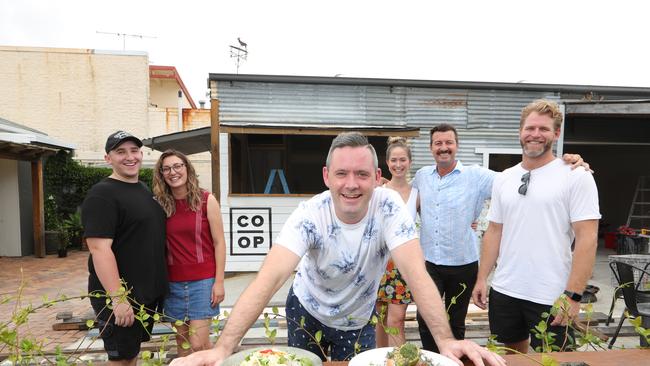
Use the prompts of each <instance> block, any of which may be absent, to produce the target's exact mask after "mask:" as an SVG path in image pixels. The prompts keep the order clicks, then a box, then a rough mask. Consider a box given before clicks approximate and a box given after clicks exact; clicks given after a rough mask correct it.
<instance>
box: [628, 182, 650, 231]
mask: <svg viewBox="0 0 650 366" xmlns="http://www.w3.org/2000/svg"><path fill="white" fill-rule="evenodd" d="M627 226H629V227H632V228H635V229H638V230H639V229H648V228H650V176H640V177H639V180H638V181H637V184H636V190H635V191H634V198H633V199H632V205H631V206H630V213H629V215H628V216H627Z"/></svg>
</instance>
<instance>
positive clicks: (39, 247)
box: [31, 158, 45, 258]
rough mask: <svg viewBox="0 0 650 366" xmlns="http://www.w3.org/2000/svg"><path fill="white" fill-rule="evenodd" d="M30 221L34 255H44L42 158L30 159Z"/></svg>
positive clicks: (41, 256)
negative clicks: (32, 229)
mask: <svg viewBox="0 0 650 366" xmlns="http://www.w3.org/2000/svg"><path fill="white" fill-rule="evenodd" d="M31 165H32V221H33V226H34V255H35V256H37V257H39V258H43V257H45V213H44V207H45V206H44V203H45V201H44V199H43V159H42V158H38V160H33V161H32V164H31Z"/></svg>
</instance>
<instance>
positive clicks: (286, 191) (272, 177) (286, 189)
mask: <svg viewBox="0 0 650 366" xmlns="http://www.w3.org/2000/svg"><path fill="white" fill-rule="evenodd" d="M276 173H277V174H278V177H279V178H280V183H281V184H282V190H283V191H284V194H289V185H288V184H287V178H285V177H284V169H271V173H270V174H269V180H267V181H266V188H264V194H269V193H271V187H272V186H273V181H274V180H275V174H276Z"/></svg>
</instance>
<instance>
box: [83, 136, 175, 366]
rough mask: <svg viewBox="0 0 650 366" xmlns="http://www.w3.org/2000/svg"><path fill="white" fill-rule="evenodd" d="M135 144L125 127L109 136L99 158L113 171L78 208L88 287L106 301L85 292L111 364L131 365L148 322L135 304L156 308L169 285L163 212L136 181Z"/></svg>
mask: <svg viewBox="0 0 650 366" xmlns="http://www.w3.org/2000/svg"><path fill="white" fill-rule="evenodd" d="M140 147H142V141H140V139H138V138H137V137H135V136H133V135H131V134H129V133H128V132H124V131H117V132H115V133H112V134H111V135H110V136H109V137H108V139H107V140H106V155H105V156H104V160H106V162H107V163H108V164H110V165H111V167H112V168H113V173H112V174H111V175H110V176H109V177H108V178H105V179H103V180H102V181H100V182H99V183H97V184H95V185H94V186H93V187H92V188H91V189H90V191H88V195H87V196H86V199H85V200H84V203H83V206H82V210H81V215H82V221H83V227H84V237H85V238H86V242H87V243H88V248H89V249H90V257H89V259H88V272H89V276H88V292H89V293H100V294H106V296H107V298H109V299H110V300H111V301H110V302H108V304H107V301H106V298H105V297H103V296H101V297H93V296H91V297H90V303H91V305H92V306H93V309H94V310H95V313H96V314H97V319H98V323H99V329H100V332H101V333H100V335H101V337H102V339H103V341H104V348H105V349H106V352H107V353H108V359H109V364H111V365H135V364H136V357H137V355H138V353H139V352H140V343H141V342H145V341H148V340H149V335H150V333H151V328H152V327H153V321H152V319H149V320H147V321H146V322H145V323H146V324H143V323H142V322H140V321H138V320H136V319H135V314H136V313H137V312H138V311H139V308H140V307H139V305H140V304H142V305H145V307H146V308H147V309H151V311H155V310H161V307H162V299H163V297H164V296H165V295H166V292H167V288H168V283H167V266H166V263H165V213H164V211H163V210H162V208H161V206H160V205H159V204H158V203H157V202H156V201H155V200H154V198H153V194H152V193H151V191H150V190H149V189H148V188H147V187H146V185H145V184H143V183H142V182H140V181H139V180H138V175H139V172H140V165H141V164H142V151H141V150H140ZM125 291H126V292H128V294H127V295H125ZM136 305H138V306H136ZM134 307H135V308H134Z"/></svg>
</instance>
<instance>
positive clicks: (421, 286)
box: [172, 132, 505, 366]
mask: <svg viewBox="0 0 650 366" xmlns="http://www.w3.org/2000/svg"><path fill="white" fill-rule="evenodd" d="M380 179H381V170H380V169H379V168H378V162H377V154H376V153H375V150H374V148H373V147H372V145H370V144H369V143H368V140H367V139H366V138H365V137H364V136H363V135H361V134H359V133H354V132H353V133H342V134H340V135H339V136H337V137H336V138H335V139H334V141H333V142H332V146H331V147H330V151H329V154H328V156H327V162H326V166H325V167H323V180H324V182H325V184H326V185H327V187H328V188H329V190H328V191H326V192H324V193H321V194H319V195H316V196H314V197H313V198H311V199H310V200H308V201H307V202H304V203H302V204H301V205H300V206H299V207H298V208H297V209H296V210H295V211H294V212H293V214H292V215H291V216H290V217H289V219H288V220H287V222H286V223H285V225H284V227H283V229H282V231H281V232H280V235H279V236H278V238H277V240H276V242H275V244H276V245H274V246H273V248H272V249H271V251H270V252H269V254H268V256H267V258H266V260H265V262H264V264H263V265H262V267H261V268H260V271H259V274H258V276H257V277H256V278H255V280H254V281H253V282H252V283H251V285H250V286H249V287H248V288H247V289H246V290H245V291H244V293H243V294H242V295H241V298H240V299H239V300H238V301H237V303H236V304H235V307H234V308H233V310H232V313H231V315H230V317H229V319H228V323H227V325H226V327H225V329H224V330H223V333H222V334H221V336H220V337H219V340H218V341H217V345H216V347H215V348H214V349H212V350H208V351H202V352H197V353H194V354H192V355H190V356H188V357H184V358H181V359H177V360H174V362H173V363H172V365H220V364H221V362H222V361H223V360H224V359H225V358H226V357H227V356H228V355H230V354H231V353H232V352H233V351H234V350H235V349H236V347H237V345H238V344H239V341H240V340H241V338H242V337H243V336H244V334H245V333H246V331H247V330H248V328H249V327H250V326H251V324H253V322H254V321H255V320H256V319H257V317H258V316H259V314H260V313H261V311H262V310H263V309H264V307H265V306H266V305H267V303H268V301H269V300H270V298H271V297H272V295H273V294H274V293H275V292H276V291H277V290H278V289H279V288H280V287H281V286H282V285H283V284H284V282H285V281H286V280H287V279H288V278H289V276H290V275H291V273H292V272H293V270H294V269H295V268H296V266H298V272H297V274H296V277H295V279H294V282H293V286H292V290H291V291H290V292H289V295H288V297H287V307H286V313H287V317H288V318H290V319H293V320H295V321H296V322H299V323H300V322H301V318H302V317H304V318H305V321H304V327H305V329H306V330H307V331H308V332H309V334H311V335H312V336H313V335H315V334H316V332H318V331H320V332H321V333H320V334H321V335H322V337H321V340H320V345H321V346H322V347H323V349H325V350H326V352H329V355H330V357H331V359H332V360H344V359H349V358H350V357H352V356H354V354H355V352H358V351H363V350H366V349H370V348H373V347H374V345H375V336H374V327H373V326H372V325H369V324H368V321H369V320H370V317H371V316H372V314H373V308H374V304H375V300H376V294H377V286H378V284H379V280H380V278H381V275H382V273H383V271H384V268H385V267H386V262H387V260H388V256H389V254H390V256H391V257H392V258H393V260H394V261H395V263H396V264H397V266H398V268H399V270H400V272H401V273H402V275H403V276H404V278H405V279H406V281H407V282H408V283H409V287H410V288H411V291H412V293H413V295H414V297H415V300H416V302H421V303H426V304H431V306H427V307H423V308H424V310H423V311H422V316H423V318H424V319H425V320H426V322H427V324H428V325H429V328H430V329H431V333H432V334H433V335H434V338H435V340H436V343H437V344H438V345H439V347H440V351H441V353H442V354H443V355H445V356H447V357H450V358H452V359H454V360H456V361H457V362H458V364H459V365H462V363H461V362H460V358H461V357H463V356H467V357H469V358H470V359H471V360H472V361H473V362H474V364H475V365H477V366H482V365H484V363H483V360H486V361H487V363H488V364H489V365H498V366H504V365H505V362H504V361H503V359H502V358H501V357H500V356H498V355H496V354H494V353H492V352H490V351H488V350H487V349H485V348H482V347H480V346H478V345H477V344H476V343H474V342H470V341H457V340H455V339H454V337H453V335H452V333H451V330H450V329H449V324H448V321H447V315H446V313H445V310H444V308H443V304H442V301H441V299H440V295H439V293H438V291H437V290H436V287H435V285H434V283H433V281H432V280H431V278H430V277H429V276H428V275H427V273H426V270H425V268H424V259H423V256H422V251H421V249H420V245H419V241H418V238H417V232H416V230H415V224H414V222H413V219H412V218H411V216H410V215H409V214H408V213H407V211H406V207H405V205H404V203H403V201H402V199H401V198H400V197H399V195H398V194H397V193H396V192H394V191H391V190H388V189H383V188H377V186H378V184H379V182H380ZM288 324H289V329H288V333H289V334H288V336H289V345H292V346H297V347H301V348H305V349H308V350H311V351H313V352H315V353H317V354H320V353H321V352H320V349H319V348H318V347H316V346H315V345H314V344H313V340H312V339H310V336H309V334H307V333H305V331H303V330H302V329H299V327H298V326H297V325H296V324H294V322H292V321H289V322H288ZM321 357H322V358H323V359H324V355H321Z"/></svg>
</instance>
